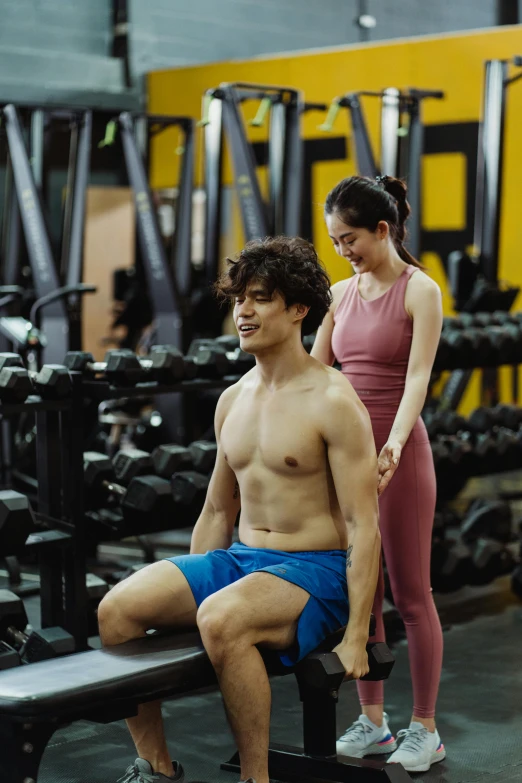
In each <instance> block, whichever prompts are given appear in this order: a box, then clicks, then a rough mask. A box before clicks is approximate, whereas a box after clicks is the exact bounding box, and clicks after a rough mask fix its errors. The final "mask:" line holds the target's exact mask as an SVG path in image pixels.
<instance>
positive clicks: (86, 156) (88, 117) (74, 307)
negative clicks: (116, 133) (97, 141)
mask: <svg viewBox="0 0 522 783" xmlns="http://www.w3.org/2000/svg"><path fill="white" fill-rule="evenodd" d="M78 124H79V128H78V143H77V147H76V156H75V160H74V162H73V177H72V179H73V181H72V183H71V189H70V191H69V192H68V194H67V195H68V198H69V199H70V202H71V203H70V221H69V228H68V231H67V233H66V236H67V242H66V243H64V246H63V247H62V266H63V268H65V270H66V274H65V281H66V285H67V286H73V285H78V284H79V283H81V281H82V278H83V248H84V233H85V208H86V202H87V185H88V181H89V169H90V157H91V137H92V112H91V111H86V112H84V113H83V115H82V116H81V118H80V119H79V123H78ZM82 304H83V297H82V296H81V295H80V294H71V295H70V296H69V299H68V311H69V350H71V351H79V350H81V347H82V310H83V308H82Z"/></svg>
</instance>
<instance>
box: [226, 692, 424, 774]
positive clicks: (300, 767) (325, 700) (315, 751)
mask: <svg viewBox="0 0 522 783" xmlns="http://www.w3.org/2000/svg"><path fill="white" fill-rule="evenodd" d="M299 695H300V698H301V701H302V703H303V748H304V750H303V748H296V747H293V746H290V745H276V744H272V745H270V748H269V750H268V770H269V773H270V777H271V778H274V779H275V780H280V781H293V780H298V781H299V783H308V781H310V782H312V781H317V779H320V780H322V781H327V780H331V781H336V783H411V778H410V776H409V775H408V773H407V772H406V770H405V769H404V767H403V766H402V765H401V764H386V763H385V762H384V761H366V760H365V759H355V758H351V757H348V756H337V755H336V739H337V728H336V705H337V699H338V691H337V690H336V689H335V688H333V689H331V690H329V689H328V688H312V687H308V686H307V684H306V683H305V682H302V681H301V682H299ZM221 769H226V770H229V771H230V772H239V771H240V766H239V755H238V754H237V753H235V754H234V756H233V757H232V758H231V759H230V761H229V762H227V763H226V764H222V765H221Z"/></svg>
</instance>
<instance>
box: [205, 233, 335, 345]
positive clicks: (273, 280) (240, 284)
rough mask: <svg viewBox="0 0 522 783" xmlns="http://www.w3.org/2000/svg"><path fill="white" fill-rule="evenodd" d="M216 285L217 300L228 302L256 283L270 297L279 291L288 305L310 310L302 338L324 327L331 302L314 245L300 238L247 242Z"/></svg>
mask: <svg viewBox="0 0 522 783" xmlns="http://www.w3.org/2000/svg"><path fill="white" fill-rule="evenodd" d="M227 261H228V264H229V267H228V269H227V271H226V272H224V273H223V274H222V275H221V276H220V277H219V279H218V280H217V282H216V283H215V284H214V292H215V294H216V296H217V297H218V299H220V300H221V301H222V302H223V301H229V300H231V299H232V298H233V297H236V296H240V295H242V294H244V293H245V291H246V289H247V287H248V286H249V285H250V283H252V282H253V281H254V280H256V281H259V282H261V283H263V285H264V286H265V288H266V289H267V291H268V293H269V294H270V296H271V295H272V294H273V293H274V291H278V292H279V293H280V294H281V296H282V297H283V299H284V301H285V303H286V306H287V307H291V306H292V305H294V304H303V305H306V306H308V307H310V310H309V311H308V313H307V315H306V317H305V318H304V319H303V323H302V327H301V329H302V331H301V333H302V335H303V336H304V335H307V334H312V333H313V332H315V331H316V329H317V328H318V327H319V326H320V325H321V323H322V320H323V318H324V317H325V315H326V313H327V312H328V308H329V307H330V304H331V302H332V295H331V294H330V279H329V277H328V274H327V272H326V270H325V269H324V267H323V266H322V264H321V262H320V261H319V259H318V257H317V253H316V252H315V248H314V246H313V245H312V244H311V243H310V242H307V241H306V240H305V239H301V238H300V237H284V236H280V237H267V238H266V239H255V240H253V241H252V242H248V243H247V244H246V245H245V247H244V248H243V250H242V251H241V252H240V253H239V254H238V256H237V257H236V258H235V259H230V258H227Z"/></svg>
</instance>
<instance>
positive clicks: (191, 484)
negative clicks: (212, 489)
mask: <svg viewBox="0 0 522 783" xmlns="http://www.w3.org/2000/svg"><path fill="white" fill-rule="evenodd" d="M208 485H209V479H208V478H207V476H202V475H201V473H196V472H195V471H193V470H186V471H181V472H180V473H174V475H173V476H172V479H171V486H172V497H173V498H174V502H175V503H179V505H181V506H190V505H192V504H194V505H196V506H198V507H199V508H203V503H204V502H205V496H206V494H207V489H208Z"/></svg>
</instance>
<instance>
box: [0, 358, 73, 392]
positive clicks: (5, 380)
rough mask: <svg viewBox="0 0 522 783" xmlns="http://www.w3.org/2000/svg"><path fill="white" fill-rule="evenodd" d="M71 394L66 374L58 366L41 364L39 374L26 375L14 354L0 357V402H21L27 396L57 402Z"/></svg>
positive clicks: (69, 379)
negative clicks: (36, 395) (34, 395)
mask: <svg viewBox="0 0 522 783" xmlns="http://www.w3.org/2000/svg"><path fill="white" fill-rule="evenodd" d="M71 392H72V381H71V376H70V375H69V371H68V370H67V368H66V367H64V366H62V365H61V364H44V366H43V367H42V369H41V370H40V372H38V373H34V372H29V371H28V370H26V369H25V367H24V365H23V361H22V358H21V357H20V356H19V355H18V354H16V353H1V354H0V400H2V402H6V403H17V402H18V403H20V402H25V400H26V399H27V398H28V397H29V395H30V394H35V393H36V394H39V395H40V397H42V399H44V400H61V399H65V398H67V397H69V395H70V394H71Z"/></svg>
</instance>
